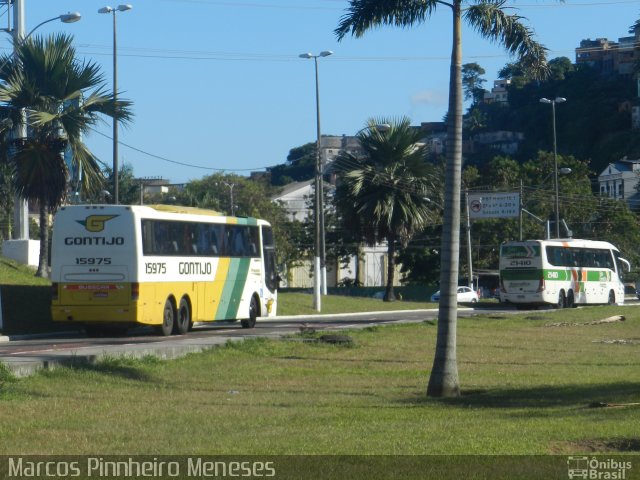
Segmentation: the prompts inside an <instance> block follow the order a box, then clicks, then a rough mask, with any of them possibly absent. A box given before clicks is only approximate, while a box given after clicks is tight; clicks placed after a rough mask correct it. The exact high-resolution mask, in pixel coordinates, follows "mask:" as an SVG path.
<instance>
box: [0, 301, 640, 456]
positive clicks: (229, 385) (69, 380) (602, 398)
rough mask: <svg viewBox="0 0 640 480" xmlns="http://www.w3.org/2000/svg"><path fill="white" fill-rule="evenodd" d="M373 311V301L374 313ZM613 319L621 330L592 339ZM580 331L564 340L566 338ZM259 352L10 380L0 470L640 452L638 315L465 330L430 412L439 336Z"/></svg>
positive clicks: (2, 413) (478, 324) (272, 345)
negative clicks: (444, 393)
mask: <svg viewBox="0 0 640 480" xmlns="http://www.w3.org/2000/svg"><path fill="white" fill-rule="evenodd" d="M378 302H379V303H380V304H382V303H383V302H382V301H378ZM617 314H623V315H625V317H626V319H625V321H615V322H611V323H600V324H590V322H593V321H596V320H600V319H603V318H608V317H611V316H612V315H617ZM573 324H575V325H573ZM341 333H346V334H348V335H349V336H350V337H351V338H352V340H353V342H352V343H351V344H350V345H347V346H341V345H331V344H326V343H322V342H315V341H314V339H317V338H318V337H319V336H320V335H321V332H316V333H315V334H311V335H308V334H307V335H305V336H304V337H303V336H298V335H296V336H294V337H292V338H289V339H285V340H281V341H278V340H266V339H256V340H248V341H245V342H241V343H230V344H228V345H227V346H225V347H221V348H216V349H213V350H211V351H208V352H205V353H199V354H193V355H189V356H188V357H185V358H183V359H179V360H174V361H162V360H158V359H155V358H144V359H142V360H132V359H126V358H124V359H108V360H106V361H103V362H101V363H99V364H97V365H93V366H78V367H77V368H69V369H58V370H53V371H48V372H42V373H40V374H37V375H34V376H32V377H28V378H24V379H12V378H11V377H10V375H9V374H8V373H7V372H6V371H2V370H0V436H1V437H2V438H3V442H2V445H1V446H0V454H17V453H20V454H65V453H69V452H75V453H77V454H94V453H95V452H100V453H101V454H104V455H106V454H126V455H133V454H153V455H160V454H181V453H182V454H194V455H197V454H212V453H215V454H246V452H251V453H252V454H254V455H264V454H387V455H401V454H515V455H522V454H549V453H551V454H574V453H593V452H624V453H633V452H638V451H639V450H640V437H639V435H638V432H640V415H638V411H639V410H638V409H639V408H640V407H639V406H638V402H640V397H639V396H638V392H639V391H640V368H639V367H640V365H639V358H640V356H639V355H638V349H639V348H640V311H639V310H638V309H637V308H636V307H591V308H584V309H576V310H564V311H561V312H556V311H553V310H547V311H539V312H532V313H529V314H519V315H513V316H506V315H505V316H502V315H493V316H477V317H473V318H461V319H460V320H459V324H458V365H459V370H460V378H461V386H462V395H461V396H460V397H459V398H453V399H434V398H427V397H426V396H425V390H426V384H427V380H428V375H429V368H430V364H431V360H432V358H433V354H434V352H433V349H434V346H435V335H436V327H435V326H434V325H432V324H431V323H427V322H423V323H418V324H411V325H401V326H385V327H376V328H367V329H364V330H360V331H349V332H341Z"/></svg>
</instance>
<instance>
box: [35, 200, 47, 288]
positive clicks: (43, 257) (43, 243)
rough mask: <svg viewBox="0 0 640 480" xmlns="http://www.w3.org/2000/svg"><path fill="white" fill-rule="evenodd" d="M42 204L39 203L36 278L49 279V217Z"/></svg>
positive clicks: (45, 207)
mask: <svg viewBox="0 0 640 480" xmlns="http://www.w3.org/2000/svg"><path fill="white" fill-rule="evenodd" d="M47 212H48V208H47V206H46V205H45V204H44V202H41V203H40V256H39V258H38V270H37V271H36V277H43V278H48V277H49V265H48V263H49V262H48V259H49V256H48V251H49V215H47Z"/></svg>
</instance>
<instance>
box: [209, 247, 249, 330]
mask: <svg viewBox="0 0 640 480" xmlns="http://www.w3.org/2000/svg"><path fill="white" fill-rule="evenodd" d="M250 263H251V259H250V258H232V259H231V263H230V265H229V273H228V274H227V280H226V281H225V283H224V288H223V290H222V301H221V303H222V305H224V306H225V308H222V309H221V311H219V312H218V313H217V315H216V320H224V319H232V318H238V307H239V306H240V299H241V298H242V292H243V290H244V285H245V283H246V282H247V276H248V275H249V265H250Z"/></svg>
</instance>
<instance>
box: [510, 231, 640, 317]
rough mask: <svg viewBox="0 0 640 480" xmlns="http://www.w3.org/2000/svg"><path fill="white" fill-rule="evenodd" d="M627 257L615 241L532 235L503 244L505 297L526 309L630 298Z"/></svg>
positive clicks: (616, 301)
mask: <svg viewBox="0 0 640 480" xmlns="http://www.w3.org/2000/svg"><path fill="white" fill-rule="evenodd" d="M623 270H627V271H629V270H630V265H629V262H628V261H627V260H625V259H624V258H622V256H621V255H620V252H619V251H618V249H617V248H616V247H614V246H613V245H612V244H610V243H609V242H602V241H596V240H579V239H573V238H571V239H556V240H527V241H524V242H506V243H503V244H502V245H501V246H500V300H501V301H503V302H509V303H512V304H515V305H516V306H517V307H520V308H527V307H530V306H540V305H553V306H555V307H556V308H564V307H576V306H578V305H586V304H605V303H608V304H610V305H613V304H622V303H624V283H623V281H622V276H623Z"/></svg>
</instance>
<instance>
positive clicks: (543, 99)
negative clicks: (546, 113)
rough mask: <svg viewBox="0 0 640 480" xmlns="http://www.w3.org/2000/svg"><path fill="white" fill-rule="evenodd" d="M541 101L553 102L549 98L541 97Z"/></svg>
mask: <svg viewBox="0 0 640 480" xmlns="http://www.w3.org/2000/svg"><path fill="white" fill-rule="evenodd" d="M540 103H553V102H552V101H551V100H549V99H548V98H541V99H540Z"/></svg>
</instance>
